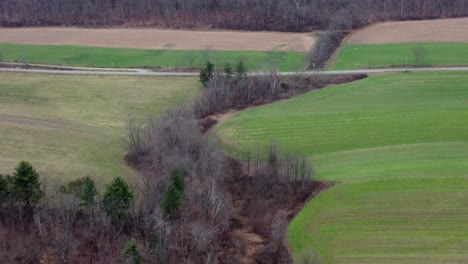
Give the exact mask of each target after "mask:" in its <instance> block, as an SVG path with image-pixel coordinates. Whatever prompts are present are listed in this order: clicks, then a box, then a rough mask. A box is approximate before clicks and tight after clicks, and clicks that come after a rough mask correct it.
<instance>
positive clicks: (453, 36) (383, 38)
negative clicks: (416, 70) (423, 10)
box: [348, 18, 468, 44]
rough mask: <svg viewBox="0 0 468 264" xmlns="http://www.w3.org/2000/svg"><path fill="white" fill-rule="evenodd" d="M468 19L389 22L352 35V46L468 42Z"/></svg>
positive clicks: (350, 39) (350, 40)
mask: <svg viewBox="0 0 468 264" xmlns="http://www.w3.org/2000/svg"><path fill="white" fill-rule="evenodd" d="M467 25H468V18H456V19H438V20H421V21H403V22H387V23H380V24H376V25H373V26H369V27H367V28H364V29H362V30H359V31H357V32H355V33H354V34H352V35H351V36H350V38H349V39H348V43H350V44H388V43H409V42H468V27H467Z"/></svg>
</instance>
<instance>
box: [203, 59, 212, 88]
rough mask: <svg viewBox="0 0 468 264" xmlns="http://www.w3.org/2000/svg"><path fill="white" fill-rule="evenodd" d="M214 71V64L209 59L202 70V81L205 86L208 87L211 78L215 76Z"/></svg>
mask: <svg viewBox="0 0 468 264" xmlns="http://www.w3.org/2000/svg"><path fill="white" fill-rule="evenodd" d="M213 73H214V64H213V63H211V62H209V61H207V62H206V66H205V68H203V69H201V71H200V82H201V83H202V84H203V86H205V87H206V85H207V84H208V82H209V81H210V80H211V78H213Z"/></svg>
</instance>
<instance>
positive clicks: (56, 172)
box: [0, 73, 197, 183]
mask: <svg viewBox="0 0 468 264" xmlns="http://www.w3.org/2000/svg"><path fill="white" fill-rule="evenodd" d="M0 80H1V81H0V135H2V136H1V137H0V146H2V147H1V148H0V173H1V172H3V173H8V172H11V171H12V170H13V168H14V166H15V165H16V164H17V163H18V162H19V161H20V160H29V161H31V162H32V164H33V165H35V166H37V167H38V168H39V171H40V172H41V175H42V176H43V177H46V178H48V180H49V182H50V181H55V180H59V181H62V182H63V181H67V180H70V179H74V178H77V177H81V176H85V175H87V174H89V175H92V176H94V177H96V179H98V181H99V182H101V183H102V182H106V181H108V180H109V179H111V178H112V177H114V176H125V174H127V173H129V169H128V168H127V167H126V166H125V165H124V164H123V162H122V161H123V160H122V159H123V155H124V150H123V141H124V139H125V122H126V120H127V119H128V118H129V117H130V116H132V117H137V118H143V117H145V115H146V114H147V113H154V114H155V115H157V114H159V113H161V112H163V111H164V110H165V109H167V107H169V106H170V105H171V104H173V103H175V102H177V101H180V100H181V99H182V98H184V97H185V96H187V95H188V94H190V93H191V92H192V91H195V89H193V88H194V87H196V86H197V83H196V80H195V79H192V78H177V79H176V78H141V77H137V78H133V77H108V76H106V77H100V76H79V77H75V76H61V75H60V76H59V75H57V76H54V75H32V74H12V73H0Z"/></svg>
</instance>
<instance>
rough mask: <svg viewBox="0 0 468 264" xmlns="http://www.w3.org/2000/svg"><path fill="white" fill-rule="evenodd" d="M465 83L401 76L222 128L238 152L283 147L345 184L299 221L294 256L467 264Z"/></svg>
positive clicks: (285, 105)
mask: <svg viewBox="0 0 468 264" xmlns="http://www.w3.org/2000/svg"><path fill="white" fill-rule="evenodd" d="M467 100H468V76H467V75H466V74H464V73H453V72H450V73H449V72H446V73H435V72H432V73H399V74H384V75H376V76H372V77H370V78H368V79H366V80H362V81H358V82H354V83H350V84H344V85H340V86H336V87H332V88H327V89H323V90H319V91H315V92H311V93H308V94H306V95H303V96H300V97H297V98H294V99H292V100H288V101H284V102H280V103H276V104H271V105H268V106H263V107H258V108H255V109H251V110H248V111H245V112H242V113H239V114H237V115H235V116H234V117H233V118H231V119H230V120H228V121H227V122H225V123H224V124H222V125H221V126H220V127H219V128H218V133H219V134H220V136H221V138H222V139H224V144H226V145H227V148H228V149H231V150H232V151H238V150H239V149H241V150H246V149H251V148H252V146H255V145H256V143H255V142H260V144H262V143H263V144H268V143H269V142H271V141H272V140H273V141H276V142H277V143H278V144H279V145H280V147H282V148H283V149H285V150H289V151H292V152H298V153H301V154H303V155H306V156H307V157H308V158H309V159H310V160H311V161H312V162H313V163H314V167H315V170H316V177H317V178H318V179H321V180H332V181H339V182H341V184H339V185H337V186H335V187H333V188H332V189H330V190H328V191H326V192H324V193H322V194H321V195H319V197H318V198H316V199H314V200H312V202H311V203H309V204H308V205H307V206H306V208H305V209H304V210H303V211H301V213H300V214H299V216H298V217H297V218H296V219H295V220H294V221H293V223H292V225H291V227H290V232H289V242H290V244H291V246H292V248H293V250H294V253H295V254H300V252H301V251H307V250H311V249H315V250H318V251H319V253H320V254H321V255H322V257H323V258H324V260H325V263H464V262H466V261H467V260H468V254H466V251H465V248H466V245H467V244H468V240H466V239H465V238H466V237H468V228H467V227H468V226H467V225H468V224H465V222H466V221H465V219H466V215H467V214H468V211H467V209H466V208H465V207H466V205H467V204H468V196H466V194H468V193H465V192H464V190H465V189H466V187H467V186H468V133H467V131H468V122H465V120H468V119H467V118H468V105H467V104H466V102H467Z"/></svg>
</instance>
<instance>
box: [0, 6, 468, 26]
mask: <svg viewBox="0 0 468 264" xmlns="http://www.w3.org/2000/svg"><path fill="white" fill-rule="evenodd" d="M467 14H468V3H467V1H466V0H447V1H441V0H384V1H381V0H354V1H347V0H250V1H247V0H102V1H96V0H21V1H18V0H2V1H0V26H15V27H17V26H60V25H63V26H71V25H73V26H86V27H110V26H142V27H144V26H146V27H150V26H156V27H161V28H217V29H240V30H273V31H298V32H305V31H312V30H317V29H327V28H328V26H329V25H330V22H331V21H333V20H336V19H337V18H339V19H345V20H347V21H348V23H350V26H351V27H352V28H359V27H362V26H365V25H369V24H371V23H374V22H379V21H388V20H417V19H431V18H443V17H460V16H465V15H467Z"/></svg>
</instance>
